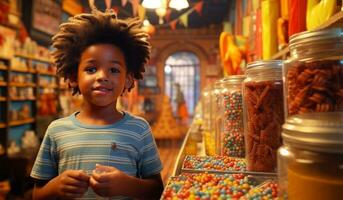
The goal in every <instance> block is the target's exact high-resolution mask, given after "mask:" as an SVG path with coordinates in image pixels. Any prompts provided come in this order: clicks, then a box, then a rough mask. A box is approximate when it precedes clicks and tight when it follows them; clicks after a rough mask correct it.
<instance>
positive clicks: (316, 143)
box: [282, 112, 343, 153]
mask: <svg viewBox="0 0 343 200" xmlns="http://www.w3.org/2000/svg"><path fill="white" fill-rule="evenodd" d="M282 128H283V132H282V138H283V140H284V142H285V143H288V144H290V145H292V146H293V145H294V146H296V147H299V148H302V149H308V150H312V151H319V152H328V153H343V112H322V113H305V114H301V115H293V116H291V117H289V118H288V119H287V121H286V123H285V124H284V125H283V126H282Z"/></svg>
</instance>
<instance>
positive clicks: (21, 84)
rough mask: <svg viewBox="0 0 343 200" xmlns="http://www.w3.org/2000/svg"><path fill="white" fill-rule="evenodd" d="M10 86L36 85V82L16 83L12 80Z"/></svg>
mask: <svg viewBox="0 0 343 200" xmlns="http://www.w3.org/2000/svg"><path fill="white" fill-rule="evenodd" d="M9 86H14V87H36V84H34V83H14V82H11V83H10V84H9Z"/></svg>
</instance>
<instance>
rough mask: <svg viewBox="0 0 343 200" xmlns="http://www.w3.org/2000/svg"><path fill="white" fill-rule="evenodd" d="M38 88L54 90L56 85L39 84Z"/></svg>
mask: <svg viewBox="0 0 343 200" xmlns="http://www.w3.org/2000/svg"><path fill="white" fill-rule="evenodd" d="M38 87H39V88H51V89H56V88H58V86H57V85H43V84H40V85H39V86H38Z"/></svg>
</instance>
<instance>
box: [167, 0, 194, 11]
mask: <svg viewBox="0 0 343 200" xmlns="http://www.w3.org/2000/svg"><path fill="white" fill-rule="evenodd" d="M169 7H171V8H174V9H176V10H182V9H185V8H188V7H189V4H188V1H187V0H171V1H170V2H169Z"/></svg>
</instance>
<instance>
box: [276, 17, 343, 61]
mask: <svg viewBox="0 0 343 200" xmlns="http://www.w3.org/2000/svg"><path fill="white" fill-rule="evenodd" d="M335 27H340V28H342V27H343V11H339V12H338V13H336V14H335V15H333V16H332V17H330V19H329V20H328V21H326V22H325V23H323V24H322V25H320V26H319V27H317V28H316V30H319V29H325V28H335ZM288 54H289V47H288V46H287V47H286V48H284V49H282V50H280V51H279V52H277V53H276V54H274V55H273V56H272V57H271V59H272V60H275V59H286V57H287V55H288Z"/></svg>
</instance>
